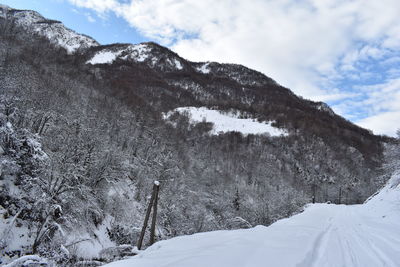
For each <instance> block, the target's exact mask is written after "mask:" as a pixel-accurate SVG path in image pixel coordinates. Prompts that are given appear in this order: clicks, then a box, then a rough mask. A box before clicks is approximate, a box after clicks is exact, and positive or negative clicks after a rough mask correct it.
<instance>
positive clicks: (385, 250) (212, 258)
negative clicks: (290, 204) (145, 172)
mask: <svg viewBox="0 0 400 267" xmlns="http://www.w3.org/2000/svg"><path fill="white" fill-rule="evenodd" d="M399 183H400V172H399V173H397V174H396V175H394V176H393V177H392V179H391V180H390V181H389V182H388V184H387V185H386V186H385V187H384V188H383V189H382V190H381V191H380V192H379V193H378V194H377V195H375V196H373V197H372V198H371V199H370V200H369V201H367V202H366V203H365V204H363V205H352V206H345V205H334V204H313V205H308V206H307V207H306V209H305V211H304V212H302V213H300V214H298V215H295V216H293V217H291V218H288V219H283V220H280V221H278V222H276V223H274V224H272V225H271V226H269V227H264V226H257V227H255V228H252V229H247V230H235V231H216V232H209V233H200V234H194V235H190V236H182V237H177V238H173V239H170V240H166V241H160V242H158V243H156V244H154V245H153V246H151V247H149V248H148V249H147V250H145V251H142V252H141V253H140V254H139V255H137V256H134V257H132V258H130V259H127V260H122V261H118V262H114V263H111V264H108V265H106V266H108V267H130V266H135V267H167V266H168V267H189V266H190V267H204V266H207V267H214V266H215V267H258V266H260V267H261V266H262V267H265V266H271V267H289V266H291V267H292V266H293V267H328V266H329V267H381V266H382V267H383V266H389V267H398V266H400V186H399Z"/></svg>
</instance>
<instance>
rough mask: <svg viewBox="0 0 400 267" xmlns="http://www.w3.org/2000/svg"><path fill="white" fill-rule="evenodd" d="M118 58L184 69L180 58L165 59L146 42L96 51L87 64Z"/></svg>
mask: <svg viewBox="0 0 400 267" xmlns="http://www.w3.org/2000/svg"><path fill="white" fill-rule="evenodd" d="M117 59H121V60H126V61H133V62H146V64H147V65H149V66H150V67H159V68H162V67H163V66H167V67H168V69H172V70H182V69H183V65H182V63H181V61H180V60H179V59H178V58H174V57H169V58H166V59H165V61H164V59H162V58H161V57H160V56H157V55H156V54H155V53H153V47H152V46H151V45H148V44H146V43H143V44H135V45H125V46H120V47H109V48H104V49H102V50H101V51H98V52H97V53H95V54H94V55H93V56H92V58H91V59H90V60H88V61H87V62H86V64H92V65H96V64H112V63H113V62H114V61H116V60H117Z"/></svg>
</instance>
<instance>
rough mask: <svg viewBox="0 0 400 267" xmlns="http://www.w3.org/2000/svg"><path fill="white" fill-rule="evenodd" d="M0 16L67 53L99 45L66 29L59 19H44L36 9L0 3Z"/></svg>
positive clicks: (91, 39)
mask: <svg viewBox="0 0 400 267" xmlns="http://www.w3.org/2000/svg"><path fill="white" fill-rule="evenodd" d="M0 17H2V18H8V19H13V20H14V21H15V23H16V24H17V25H19V26H22V27H24V28H25V29H26V30H28V31H30V32H33V33H36V34H38V35H40V36H44V37H46V38H48V39H49V40H50V41H51V42H52V43H53V44H55V45H57V46H61V47H63V48H65V49H66V50H67V51H68V53H73V52H75V51H77V50H79V49H87V48H89V47H93V46H97V45H99V43H98V42H97V41H96V40H94V39H93V38H91V37H89V36H86V35H84V34H79V33H76V32H75V31H73V30H71V29H68V28H67V27H65V26H64V25H63V24H62V23H61V22H60V21H55V20H49V19H46V18H44V17H43V16H42V15H40V14H39V13H38V12H36V11H32V10H17V9H13V8H10V7H8V6H5V5H0Z"/></svg>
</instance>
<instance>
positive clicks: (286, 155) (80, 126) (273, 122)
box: [0, 6, 393, 266]
mask: <svg viewBox="0 0 400 267" xmlns="http://www.w3.org/2000/svg"><path fill="white" fill-rule="evenodd" d="M0 14H1V16H0V33H1V34H0V70H1V71H0V92H1V94H0V241H1V242H0V250H1V251H2V252H3V251H4V254H5V256H4V257H3V255H0V256H1V257H3V258H0V261H2V260H3V262H10V261H12V260H14V259H15V258H16V257H18V255H26V254H30V253H32V252H33V253H37V254H39V255H41V256H43V257H47V258H49V259H50V260H51V261H57V262H59V263H60V266H73V264H76V266H82V264H85V263H84V262H82V261H86V260H91V259H95V258H96V259H99V260H101V261H102V263H105V262H107V261H109V260H110V259H109V258H108V257H106V256H104V254H107V253H102V252H105V251H106V252H107V249H112V248H110V247H117V248H121V246H122V249H124V248H127V247H126V244H132V243H136V241H137V239H138V234H139V232H140V227H141V226H142V223H143V217H144V213H145V210H146V207H147V205H148V203H147V202H148V194H149V191H150V189H151V187H152V186H153V181H154V180H153V179H157V180H158V181H160V186H161V190H160V201H159V209H158V211H159V216H158V218H157V229H158V231H157V232H158V233H157V234H158V235H157V237H156V238H157V240H162V239H168V238H172V237H175V236H179V235H187V234H192V233H198V232H206V231H213V230H224V229H225V230H226V229H238V228H248V227H252V226H255V225H270V224H271V223H273V222H275V221H277V220H278V219H281V218H284V217H288V216H290V215H292V214H293V213H296V212H298V211H299V209H300V208H301V207H303V205H304V204H306V203H309V202H312V201H313V200H314V201H315V202H317V203H318V202H319V203H325V202H328V201H330V202H332V203H337V204H342V203H346V204H358V203H362V202H363V201H364V200H366V199H367V198H368V197H369V196H370V195H371V194H372V193H374V192H376V190H377V189H378V188H380V187H381V185H382V184H383V183H384V182H385V181H386V177H385V176H383V173H384V169H383V168H382V166H383V163H384V162H385V160H386V159H385V153H384V152H385V146H386V145H388V144H389V143H390V142H392V141H393V140H391V139H389V138H385V137H382V136H375V135H373V134H372V133H371V132H370V131H368V130H366V129H362V128H360V127H358V126H356V125H354V124H352V123H351V122H349V121H347V120H345V119H344V118H342V117H340V116H338V115H337V114H335V113H334V112H333V111H332V110H331V109H330V108H329V107H328V106H327V105H326V104H324V103H321V102H313V101H309V100H305V99H303V98H301V97H298V96H296V95H295V94H294V93H293V92H292V91H291V90H290V89H288V88H284V87H283V86H280V85H279V84H278V83H277V82H275V81H274V80H273V79H271V78H270V77H268V76H266V75H264V74H263V73H260V72H258V71H255V70H252V69H249V68H247V67H245V66H242V65H237V64H222V63H217V62H191V61H188V60H186V59H184V58H182V57H180V56H179V55H178V54H176V53H175V52H173V51H171V50H170V49H168V48H166V47H162V46H160V45H158V44H155V43H151V42H148V43H142V44H110V45H99V44H98V43H97V42H95V41H94V40H93V39H92V38H90V37H87V36H84V35H80V34H77V33H75V32H73V31H72V30H69V29H66V28H65V27H64V26H63V25H62V24H61V23H60V22H58V21H51V20H47V19H45V18H43V17H42V16H41V15H39V14H38V13H36V12H34V11H25V10H14V9H11V8H8V7H4V6H3V7H1V8H0ZM27 40H29V42H28V41H27ZM62 47H63V48H65V50H64V49H62ZM74 51H78V52H79V53H74ZM256 52H257V51H255V53H256ZM42 155H43V156H42ZM44 155H46V156H44ZM330 207H332V208H330ZM334 207H336V206H330V205H323V204H320V205H315V206H312V207H310V208H309V209H307V210H306V212H305V213H304V214H308V213H309V212H310V211H312V210H313V209H317V210H320V211H321V212H322V211H323V210H328V209H332V212H333V211H334V209H335V208H334ZM338 207H342V206H338ZM350 209H351V208H350ZM350 209H349V210H350ZM309 210H310V211H309ZM327 216H328V215H327ZM321 220H322V222H321V223H323V222H324V221H323V219H321ZM278 225H279V224H278ZM312 226H313V227H314V226H315V228H318V226H316V225H312ZM263 229H265V228H263V227H257V228H256V229H253V230H249V231H247V232H246V231H244V232H243V233H246V234H247V233H249V234H251V233H253V231H254V232H255V233H263V232H264V230H263ZM271 229H272V228H271ZM297 229H298V228H297ZM307 229H308V228H307ZM318 229H319V228H318ZM285 230H286V229H285ZM257 231H258V232H257ZM268 231H269V230H268ZM226 233H241V232H240V231H239V232H226ZM309 233H310V235H314V237H315V235H318V234H319V233H320V231H319V230H318V231H316V232H309ZM227 235H228V236H229V235H230V234H227ZM254 235H256V234H254ZM201 236H202V235H200V237H201ZM235 236H236V234H234V236H233V238H236V237H235ZM185 238H187V237H185ZM196 238H197V237H196ZM240 238H242V236H241V237H240ZM240 238H239V240H240ZM243 239H245V237H243ZM171 242H175V241H171ZM249 242H250V243H251V242H253V243H256V244H260V242H261V241H260V240H259V239H258V240H255V241H254V240H253V241H252V240H249ZM310 242H311V241H310ZM160 244H164V243H160ZM167 244H168V243H167ZM250 245H251V244H250ZM188 247H190V246H188ZM240 248H241V249H243V251H246V250H245V249H244V248H242V247H240ZM214 249H216V248H215V247H214ZM151 250H154V248H151V249H150V250H149V251H151ZM146 253H147V252H146ZM168 253H170V255H173V253H172V252H170V251H169V252H168ZM144 255H145V254H144ZM199 255H202V254H199ZM103 256H104V257H103ZM139 258H140V256H139ZM32 259H33V258H32ZM36 259H37V258H36ZM238 262H239V260H238ZM93 264H98V262H97V263H93ZM172 266H173V265H172Z"/></svg>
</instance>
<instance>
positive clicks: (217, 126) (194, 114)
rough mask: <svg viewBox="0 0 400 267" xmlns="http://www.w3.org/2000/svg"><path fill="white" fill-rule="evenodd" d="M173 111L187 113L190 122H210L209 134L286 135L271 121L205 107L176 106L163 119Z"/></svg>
mask: <svg viewBox="0 0 400 267" xmlns="http://www.w3.org/2000/svg"><path fill="white" fill-rule="evenodd" d="M174 112H179V113H181V114H187V115H188V116H189V118H190V120H191V123H193V124H195V123H199V122H203V121H206V122H211V123H213V124H214V125H213V129H212V131H211V134H214V135H216V134H220V133H226V132H240V133H242V134H243V135H248V134H269V135H271V136H286V135H288V133H287V131H286V130H283V129H279V128H276V127H273V126H272V125H271V124H272V122H271V121H269V122H258V121H257V120H256V119H251V118H247V119H244V118H240V117H239V115H238V114H234V113H232V112H230V113H223V112H222V111H219V110H211V109H208V108H205V107H201V108H197V107H181V108H176V109H174V110H173V111H171V112H168V113H167V114H164V119H166V120H167V119H169V118H170V116H171V115H172V114H174Z"/></svg>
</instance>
